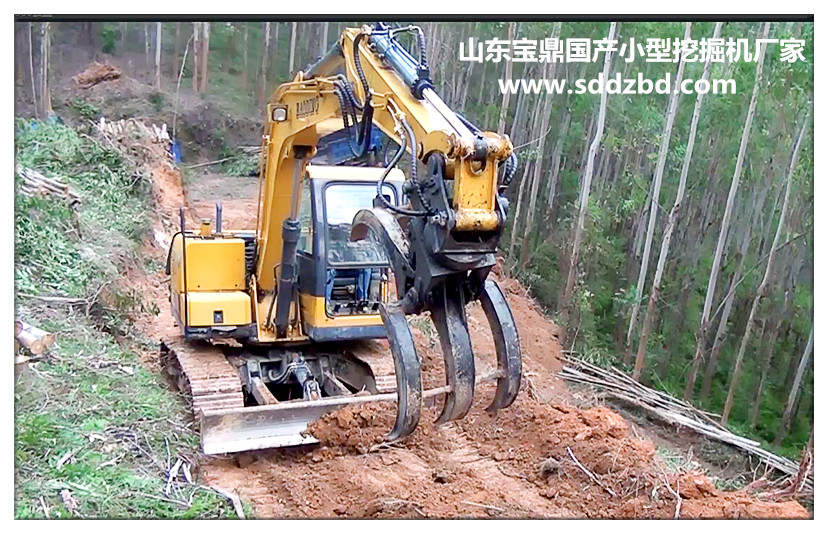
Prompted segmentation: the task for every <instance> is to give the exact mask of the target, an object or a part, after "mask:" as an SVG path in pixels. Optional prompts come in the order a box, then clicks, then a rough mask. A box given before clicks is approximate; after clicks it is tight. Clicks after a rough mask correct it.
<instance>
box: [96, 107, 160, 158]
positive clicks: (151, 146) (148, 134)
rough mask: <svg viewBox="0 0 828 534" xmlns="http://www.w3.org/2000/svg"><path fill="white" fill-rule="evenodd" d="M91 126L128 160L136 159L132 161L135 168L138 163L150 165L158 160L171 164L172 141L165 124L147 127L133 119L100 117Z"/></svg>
mask: <svg viewBox="0 0 828 534" xmlns="http://www.w3.org/2000/svg"><path fill="white" fill-rule="evenodd" d="M93 124H94V126H95V131H96V133H97V134H98V135H99V136H100V137H102V138H103V139H104V140H105V141H106V142H108V143H109V144H110V145H111V146H113V147H115V146H118V147H119V149H120V150H121V151H122V152H124V153H125V154H126V155H127V157H129V158H130V159H133V158H137V160H133V163H134V164H135V165H136V166H138V163H139V162H143V163H145V164H150V165H152V164H156V163H157V162H158V161H159V160H160V161H166V162H167V163H170V164H172V154H171V152H170V145H171V143H172V141H171V139H170V134H169V132H168V131H167V125H166V123H164V124H161V126H158V125H156V124H151V125H149V126H147V125H146V124H144V123H143V122H141V121H140V120H138V119H135V118H129V119H121V120H117V121H110V120H107V119H106V118H105V117H101V118H100V119H99V120H98V122H95V123H93Z"/></svg>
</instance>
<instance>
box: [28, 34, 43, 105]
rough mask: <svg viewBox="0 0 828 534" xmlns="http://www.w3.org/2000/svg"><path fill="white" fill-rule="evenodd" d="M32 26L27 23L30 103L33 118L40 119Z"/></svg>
mask: <svg viewBox="0 0 828 534" xmlns="http://www.w3.org/2000/svg"><path fill="white" fill-rule="evenodd" d="M32 24H34V23H32V22H30V23H29V78H30V79H31V82H32V102H33V103H34V109H35V117H40V108H39V107H38V105H37V89H36V88H35V69H34V39H33V38H32ZM41 98H42V97H41Z"/></svg>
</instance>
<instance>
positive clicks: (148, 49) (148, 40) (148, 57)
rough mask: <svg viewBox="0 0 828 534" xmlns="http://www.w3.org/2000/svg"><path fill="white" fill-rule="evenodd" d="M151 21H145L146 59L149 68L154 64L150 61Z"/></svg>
mask: <svg viewBox="0 0 828 534" xmlns="http://www.w3.org/2000/svg"><path fill="white" fill-rule="evenodd" d="M149 25H150V23H149V22H145V23H144V59H145V60H146V64H147V70H149V69H150V68H151V66H152V63H151V61H150V38H149Z"/></svg>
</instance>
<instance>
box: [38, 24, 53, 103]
mask: <svg viewBox="0 0 828 534" xmlns="http://www.w3.org/2000/svg"><path fill="white" fill-rule="evenodd" d="M50 25H51V22H41V23H40V103H41V110H40V111H41V113H40V116H41V117H43V118H44V119H48V118H49V117H50V116H51V115H52V93H51V89H49V33H50Z"/></svg>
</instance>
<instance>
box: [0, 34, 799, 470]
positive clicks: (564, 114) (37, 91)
mask: <svg viewBox="0 0 828 534" xmlns="http://www.w3.org/2000/svg"><path fill="white" fill-rule="evenodd" d="M411 23H415V24H417V23H418V22H417V21H411ZM358 24H362V22H346V21H338V22H322V21H316V22H221V23H219V22H196V23H190V22H159V23H156V22H152V23H149V22H146V23H145V22H137V21H130V22H85V23H63V22H33V23H21V24H16V25H15V44H16V50H17V51H18V53H16V55H15V83H16V91H17V93H18V94H19V95H21V96H20V98H21V99H22V100H24V101H25V102H26V103H27V104H29V105H30V110H31V115H32V116H36V117H39V118H48V117H49V116H51V115H53V113H55V110H53V107H52V102H51V91H52V90H53V88H52V87H50V79H54V74H53V73H52V72H51V71H52V70H55V69H60V68H61V64H62V61H64V60H65V62H66V63H67V64H68V63H69V58H72V57H74V56H76V55H84V58H83V60H84V61H90V60H97V61H101V62H103V61H105V60H106V58H107V57H114V58H120V59H121V60H123V61H128V62H129V64H130V65H131V66H132V67H133V68H132V70H131V71H130V75H131V76H133V77H143V79H144V80H145V81H147V82H149V83H152V84H153V85H154V87H155V90H156V91H157V92H158V94H161V95H165V96H164V98H167V99H173V98H175V99H177V98H179V95H181V98H184V97H185V96H186V95H195V94H197V95H201V96H202V97H203V98H206V99H212V100H214V101H216V102H221V103H222V105H223V106H225V107H226V108H227V109H228V110H230V112H232V113H234V114H237V115H239V116H246V117H248V118H251V119H253V120H255V121H258V122H259V123H260V122H261V120H262V111H261V110H262V109H263V107H264V103H265V101H266V99H267V97H268V95H269V94H270V93H271V92H272V91H273V90H274V89H275V87H276V86H277V85H278V84H280V83H283V82H286V81H289V80H290V79H291V78H292V77H293V76H294V75H295V74H296V72H298V71H299V70H301V69H303V68H304V67H305V66H306V65H308V64H309V63H311V62H313V61H314V60H315V59H317V58H318V57H319V56H321V55H322V54H323V53H324V51H325V50H327V49H328V47H329V46H330V45H331V44H332V42H333V41H334V39H336V37H337V36H338V35H339V34H340V32H341V30H342V29H343V28H345V27H349V26H354V25H358ZM395 24H403V23H402V22H398V23H395ZM418 24H420V25H421V26H422V27H423V30H424V33H425V36H426V42H427V43H428V57H429V63H430V64H431V74H432V78H433V80H434V83H435V86H436V87H437V90H438V93H439V94H440V95H441V96H442V98H443V99H444V100H445V101H446V102H447V103H448V105H449V106H450V107H451V108H452V109H454V110H456V111H458V112H461V113H463V115H464V116H465V117H466V118H467V119H469V120H470V121H471V122H473V123H475V124H477V125H478V126H480V127H481V128H482V129H483V130H491V131H498V132H501V133H506V134H508V135H509V136H510V138H511V140H512V143H513V145H514V146H515V148H516V152H517V154H518V156H519V161H520V163H519V167H518V169H517V173H516V174H515V178H514V180H513V181H512V183H511V184H510V185H509V187H508V189H507V190H506V196H507V197H508V198H509V200H510V209H509V222H508V226H507V228H506V230H505V237H504V239H503V240H502V241H501V253H502V269H503V270H504V271H505V272H506V273H508V274H509V275H510V276H512V277H515V278H517V279H519V280H520V281H521V282H522V284H523V285H524V286H525V287H527V288H529V290H530V291H531V294H532V295H533V296H534V297H535V299H537V301H538V302H539V303H540V304H541V305H542V306H543V308H544V310H545V312H546V313H547V314H548V315H549V316H550V317H552V318H553V320H554V321H555V323H556V324H557V325H558V327H559V331H560V332H559V335H560V339H561V341H562V342H564V343H565V348H566V349H567V350H568V351H570V352H571V353H572V354H577V355H580V356H581V357H584V358H587V359H588V360H590V361H592V362H594V363H597V364H599V365H609V364H612V365H616V366H619V367H621V368H622V369H624V370H625V371H627V372H629V373H630V375H631V376H632V377H633V378H635V379H636V380H639V381H641V382H642V383H644V384H647V385H649V386H651V387H654V388H657V389H661V390H663V391H666V392H669V393H671V394H673V395H675V396H677V397H682V398H683V399H685V400H687V401H690V402H691V403H692V404H694V405H695V406H697V407H699V408H702V409H704V410H706V411H708V412H710V413H713V414H715V416H716V417H717V418H719V419H720V420H721V422H722V423H723V424H725V425H726V426H728V427H730V428H731V429H732V430H734V431H736V432H737V433H740V434H742V435H745V436H750V437H752V438H754V439H757V440H760V441H761V442H762V443H763V444H765V445H767V446H769V447H771V448H773V449H775V450H777V451H778V452H780V453H782V454H784V455H787V456H789V457H797V456H798V454H799V451H800V450H801V449H802V448H803V447H804V446H805V445H806V443H807V442H808V441H809V439H812V436H813V421H814V387H813V384H814V363H813V362H814V357H815V356H814V353H813V352H814V347H813V344H814V343H813V341H814V339H813V338H814V332H813V306H814V298H813V294H814V293H813V289H814V286H813V278H814V270H813V265H814V248H813V239H814V226H813V225H814V194H813V179H814V176H813V169H814V143H813V119H812V108H813V52H814V50H813V37H814V33H813V31H814V28H813V23H802V22H770V23H765V22H732V21H731V22H725V23H714V22H693V23H680V22H620V23H609V22H572V21H565V22H488V21H485V22H484V21H478V22H468V23H461V22H434V21H429V22H422V23H418ZM550 37H553V38H560V39H568V38H589V39H593V40H600V39H618V40H619V42H622V41H623V42H627V41H629V40H631V39H635V40H636V41H639V42H645V41H646V40H647V39H648V38H661V39H670V40H674V39H682V38H687V37H692V38H693V39H702V38H714V37H720V38H724V39H729V38H733V39H747V40H748V42H749V43H750V44H751V47H752V46H753V44H754V43H755V42H757V40H759V39H763V38H773V39H777V40H781V39H790V38H793V39H802V40H804V43H805V44H804V49H803V50H802V56H803V58H804V59H803V60H800V61H796V62H787V61H782V60H780V46H779V44H777V43H772V44H769V45H767V46H762V47H757V49H756V50H758V51H759V52H758V53H757V58H755V59H756V60H755V61H743V60H739V61H729V60H725V61H722V62H698V61H696V62H684V61H679V62H672V61H670V62H644V61H643V60H640V59H639V60H636V61H633V62H629V61H626V60H625V59H624V58H622V57H621V56H620V55H619V54H617V53H616V54H610V53H608V54H603V55H602V56H599V59H598V60H597V61H592V62H579V63H567V62H561V63H538V62H516V61H501V62H497V63H495V62H491V61H484V62H475V61H462V60H461V43H463V44H464V45H465V46H468V43H469V39H470V38H472V39H473V40H475V41H482V40H486V39H493V38H500V39H507V40H510V41H514V40H516V39H522V38H526V39H534V40H543V39H547V38H550ZM78 43H80V44H82V45H83V47H82V48H78V47H77V46H76V45H77V44H78ZM412 46H413V42H412ZM599 73H603V75H604V78H605V79H606V78H608V77H609V78H611V77H613V76H615V75H616V74H618V73H620V74H621V75H622V77H623V78H634V77H635V76H637V75H638V74H639V73H641V74H642V75H643V76H644V77H645V78H649V79H657V78H659V77H662V76H664V75H665V74H667V73H669V74H670V75H671V76H672V78H673V79H675V78H676V77H678V78H692V79H702V78H704V79H714V78H719V79H733V80H734V81H735V86H736V91H735V93H733V94H713V93H710V94H692V95H688V94H673V93H671V94H656V93H655V92H653V93H650V94H637V95H617V94H603V95H602V94H590V93H586V94H556V95H548V94H546V93H545V92H544V91H540V92H538V93H535V94H532V93H525V92H520V93H518V94H509V93H508V92H507V93H502V92H501V90H500V86H499V84H498V80H507V79H519V78H525V79H532V78H545V79H576V78H586V79H590V78H596V77H597V76H598V75H599ZM173 95H174V96H173ZM176 102H177V100H176ZM91 114H92V115H93V114H94V113H91ZM91 118H94V117H91ZM112 118H113V119H114V118H117V117H112ZM216 135H219V136H220V135H222V133H221V132H218V133H216ZM228 138H229V136H228ZM258 142H259V139H258V137H257V136H251V137H250V139H249V140H247V142H246V143H245V144H246V145H255V144H258ZM227 144H228V146H227V147H226V150H225V151H224V153H222V154H220V155H224V154H226V153H230V152H232V151H233V150H234V149H236V148H238V147H236V146H230V145H231V143H230V142H229V141H227Z"/></svg>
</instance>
